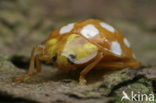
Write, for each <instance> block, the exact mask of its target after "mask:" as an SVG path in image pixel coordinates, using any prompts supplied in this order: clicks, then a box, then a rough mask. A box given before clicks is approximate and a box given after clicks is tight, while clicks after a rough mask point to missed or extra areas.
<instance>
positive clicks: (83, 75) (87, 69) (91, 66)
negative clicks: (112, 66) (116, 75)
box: [79, 52, 103, 85]
mask: <svg viewBox="0 0 156 103" xmlns="http://www.w3.org/2000/svg"><path fill="white" fill-rule="evenodd" d="M102 58H103V53H102V52H100V53H98V55H97V58H96V60H95V61H94V62H92V63H91V64H89V65H88V66H86V67H85V68H84V69H83V70H82V71H81V72H80V77H79V84H81V85H85V84H86V83H87V81H86V79H85V76H86V74H87V73H88V72H89V71H90V70H92V69H93V68H94V67H95V66H96V64H98V63H99V62H100V60H101V59H102Z"/></svg>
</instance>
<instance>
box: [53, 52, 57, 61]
mask: <svg viewBox="0 0 156 103" xmlns="http://www.w3.org/2000/svg"><path fill="white" fill-rule="evenodd" d="M52 60H53V61H54V62H55V61H56V60H57V54H55V56H53V57H52Z"/></svg>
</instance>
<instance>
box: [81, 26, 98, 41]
mask: <svg viewBox="0 0 156 103" xmlns="http://www.w3.org/2000/svg"><path fill="white" fill-rule="evenodd" d="M80 33H81V34H82V35H83V36H85V37H86V38H92V37H94V36H96V35H97V34H99V30H98V29H97V28H96V27H95V26H94V25H92V24H89V25H86V26H84V27H83V28H82V30H81V31H80Z"/></svg>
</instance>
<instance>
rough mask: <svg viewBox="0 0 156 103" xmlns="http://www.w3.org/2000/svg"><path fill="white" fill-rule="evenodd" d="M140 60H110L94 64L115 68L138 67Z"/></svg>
mask: <svg viewBox="0 0 156 103" xmlns="http://www.w3.org/2000/svg"><path fill="white" fill-rule="evenodd" d="M139 66H140V62H138V61H136V60H128V61H126V62H124V61H110V62H100V63H99V64H98V65H96V67H97V68H116V69H122V68H126V67H139Z"/></svg>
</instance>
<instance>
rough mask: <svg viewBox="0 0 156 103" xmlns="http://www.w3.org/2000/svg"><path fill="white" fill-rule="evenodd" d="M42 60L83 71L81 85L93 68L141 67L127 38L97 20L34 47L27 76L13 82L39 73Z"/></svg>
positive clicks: (60, 31)
mask: <svg viewBox="0 0 156 103" xmlns="http://www.w3.org/2000/svg"><path fill="white" fill-rule="evenodd" d="M41 60H42V61H46V62H48V63H53V65H54V66H55V67H57V68H58V69H60V70H63V71H66V72H68V71H70V70H76V69H77V68H83V69H82V71H81V72H80V77H79V83H80V84H86V82H87V81H86V79H85V76H86V74H87V73H88V72H89V71H91V70H92V69H94V68H114V69H123V68H126V67H139V66H140V62H139V61H137V60H136V58H135V56H134V53H133V52H132V48H131V46H130V43H129V42H128V40H127V38H126V37H124V36H123V35H122V34H121V33H120V32H119V31H118V30H116V29H115V28H114V27H112V26H110V25H109V24H107V23H105V22H102V21H101V20H96V19H88V20H85V21H79V22H75V23H70V24H67V25H64V26H62V27H59V28H57V29H56V30H54V31H53V32H52V33H51V34H50V36H49V38H48V39H47V40H45V41H44V42H42V43H41V44H39V45H38V46H36V47H34V48H33V50H32V54H31V61H30V67H29V71H28V74H27V75H24V76H19V77H15V78H13V80H15V81H18V82H22V81H23V80H25V79H26V78H28V77H30V76H32V75H35V74H38V73H39V72H40V71H41V66H40V61H41ZM34 65H36V71H35V70H34V68H35V66H34Z"/></svg>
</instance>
